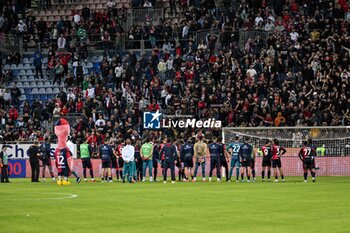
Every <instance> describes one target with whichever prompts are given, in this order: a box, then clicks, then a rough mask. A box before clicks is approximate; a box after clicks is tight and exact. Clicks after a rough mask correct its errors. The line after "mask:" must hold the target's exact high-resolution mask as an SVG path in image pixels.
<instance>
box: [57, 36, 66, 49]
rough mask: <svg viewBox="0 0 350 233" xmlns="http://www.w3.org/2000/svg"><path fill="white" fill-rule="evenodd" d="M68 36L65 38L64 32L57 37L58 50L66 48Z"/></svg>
mask: <svg viewBox="0 0 350 233" xmlns="http://www.w3.org/2000/svg"><path fill="white" fill-rule="evenodd" d="M66 43H67V42H66V38H64V36H63V34H61V35H60V37H59V38H58V39H57V48H58V51H60V52H62V51H64V50H65V48H66Z"/></svg>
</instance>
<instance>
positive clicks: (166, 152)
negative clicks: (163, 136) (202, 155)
mask: <svg viewBox="0 0 350 233" xmlns="http://www.w3.org/2000/svg"><path fill="white" fill-rule="evenodd" d="M160 154H161V155H163V156H164V172H163V175H164V183H166V179H167V171H168V168H170V172H171V182H172V183H175V161H176V160H177V158H178V154H177V150H176V146H175V145H173V144H172V143H171V139H170V138H167V143H166V144H165V145H163V148H162V150H161V152H160Z"/></svg>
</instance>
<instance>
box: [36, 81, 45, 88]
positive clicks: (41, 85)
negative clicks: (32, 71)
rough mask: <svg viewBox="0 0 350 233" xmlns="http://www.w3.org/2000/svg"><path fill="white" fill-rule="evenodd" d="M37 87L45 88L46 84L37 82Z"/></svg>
mask: <svg viewBox="0 0 350 233" xmlns="http://www.w3.org/2000/svg"><path fill="white" fill-rule="evenodd" d="M36 87H38V88H40V87H44V83H43V82H37V83H36Z"/></svg>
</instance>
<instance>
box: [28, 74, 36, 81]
mask: <svg viewBox="0 0 350 233" xmlns="http://www.w3.org/2000/svg"><path fill="white" fill-rule="evenodd" d="M27 81H28V82H33V81H35V78H34V76H33V75H31V76H29V77H28V80H27Z"/></svg>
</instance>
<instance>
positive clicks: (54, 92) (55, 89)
mask: <svg viewBox="0 0 350 233" xmlns="http://www.w3.org/2000/svg"><path fill="white" fill-rule="evenodd" d="M59 92H60V89H58V88H57V87H55V88H54V89H53V90H52V93H53V94H58V93H59Z"/></svg>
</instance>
